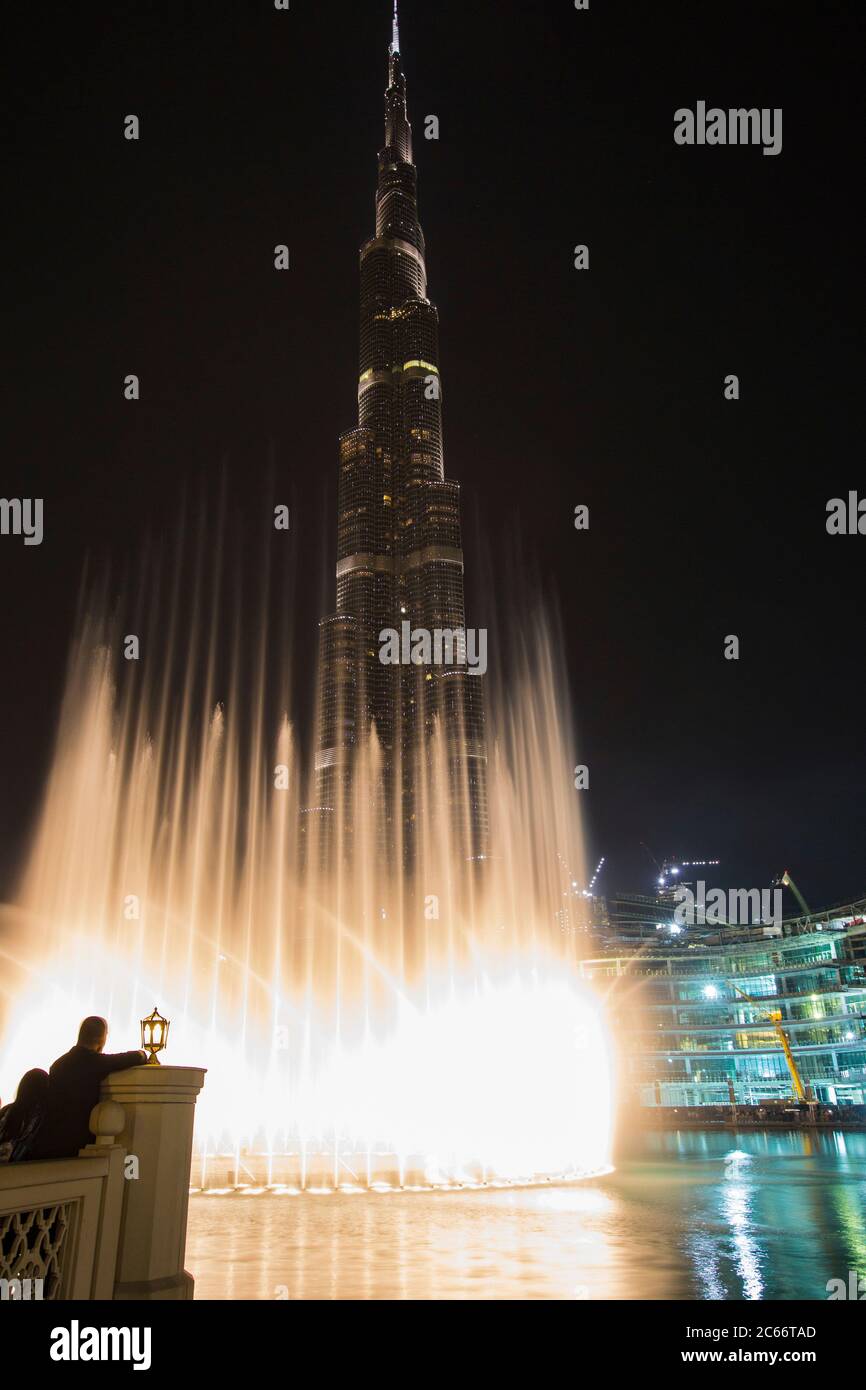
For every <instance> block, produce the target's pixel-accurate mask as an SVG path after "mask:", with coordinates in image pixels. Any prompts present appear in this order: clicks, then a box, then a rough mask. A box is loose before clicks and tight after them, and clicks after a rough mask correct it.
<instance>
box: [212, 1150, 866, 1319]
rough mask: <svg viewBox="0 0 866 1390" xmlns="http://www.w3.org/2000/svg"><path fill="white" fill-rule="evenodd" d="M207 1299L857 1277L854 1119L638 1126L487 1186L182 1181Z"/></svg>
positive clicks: (645, 1290)
mask: <svg viewBox="0 0 866 1390" xmlns="http://www.w3.org/2000/svg"><path fill="white" fill-rule="evenodd" d="M186 1267H187V1269H189V1270H190V1272H191V1273H192V1274H193V1275H194V1276H195V1280H196V1297H197V1298H205V1299H277V1298H290V1299H656V1298H662V1299H795V1298H806V1299H826V1298H827V1289H826V1285H827V1281H828V1280H830V1279H843V1280H846V1281H847V1278H848V1272H849V1270H855V1271H857V1272H858V1273H859V1274H860V1276H861V1277H864V1278H866V1135H864V1134H815V1135H813V1134H802V1133H785V1134H753V1133H749V1134H739V1135H733V1134H730V1133H728V1134H723V1133H699V1134H694V1133H691V1134H687V1133H680V1134H652V1135H646V1136H644V1137H642V1138H641V1139H640V1140H639V1141H636V1142H635V1143H634V1144H633V1145H632V1146H631V1147H630V1148H628V1149H624V1150H623V1151H622V1152H621V1153H619V1154H618V1155H617V1158H616V1171H615V1172H613V1173H611V1174H609V1175H608V1176H606V1177H604V1178H600V1179H597V1180H593V1181H589V1182H584V1183H578V1184H574V1185H571V1186H556V1187H553V1186H549V1187H548V1186H546V1187H543V1188H524V1189H514V1190H498V1191H490V1190H487V1191H483V1192H478V1191H465V1192H432V1193H409V1192H407V1193H399V1192H395V1193H382V1194H379V1193H369V1192H367V1193H359V1194H354V1195H348V1194H347V1195H343V1194H337V1195H321V1196H315V1195H312V1194H304V1195H297V1196H288V1195H275V1194H271V1193H260V1194H258V1195H244V1194H240V1193H237V1194H232V1195H228V1196H206V1195H205V1196H200V1195H195V1196H193V1197H192V1198H191V1199H190V1218H189V1235H188V1242H187V1259H186Z"/></svg>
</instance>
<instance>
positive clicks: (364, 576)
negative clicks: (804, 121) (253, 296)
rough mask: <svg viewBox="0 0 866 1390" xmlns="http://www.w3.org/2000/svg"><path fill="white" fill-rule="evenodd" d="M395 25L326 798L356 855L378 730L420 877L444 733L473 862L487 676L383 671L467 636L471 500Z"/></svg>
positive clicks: (393, 834) (341, 531) (364, 285)
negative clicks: (455, 446) (430, 287)
mask: <svg viewBox="0 0 866 1390" xmlns="http://www.w3.org/2000/svg"><path fill="white" fill-rule="evenodd" d="M417 184H418V174H417V169H416V167H415V163H414V156H413V145H412V128H411V125H410V123H409V119H408V111H407V88H406V78H405V75H404V72H403V67H402V59H401V54H400V33H399V25H398V18H397V12H396V4H395V13H394V28H393V38H392V43H391V47H390V50H389V56H388V88H387V91H386V93H385V143H384V147H383V149H382V150H381V152H380V153H379V158H378V183H377V189H376V230H375V235H374V236H372V237H371V238H370V239H369V240H367V241H366V242H364V244H363V246H362V247H361V251H360V279H361V286H360V297H361V314H360V361H359V379H358V424H357V426H356V427H355V428H354V429H351V430H349V431H348V432H347V433H346V434H344V435H343V436H342V437H341V439H340V452H339V489H338V517H337V573H336V605H335V611H334V613H333V614H331V615H329V616H328V617H326V618H325V619H324V620H323V622H322V624H321V631H320V691H319V718H318V730H317V739H316V744H317V754H316V783H317V786H316V795H317V800H318V806H319V808H321V813H322V814H324V815H327V816H329V817H330V818H331V826H332V833H331V839H332V840H333V839H334V838H335V837H336V838H339V839H340V842H341V843H342V844H343V845H344V846H347V847H351V843H352V833H353V824H352V809H351V807H352V785H353V780H354V777H355V774H356V770H357V765H358V753H359V750H360V749H361V748H362V747H363V746H364V745H365V744H366V742H367V740H368V739H369V736H370V732H371V730H373V729H374V730H375V738H376V740H377V743H378V747H379V749H380V750H381V774H380V775H377V787H378V789H379V790H378V792H377V795H378V796H381V798H382V804H381V805H380V807H379V809H380V811H381V823H382V824H383V826H384V834H383V838H384V840H385V842H386V843H385V845H384V848H385V850H386V851H387V852H388V853H389V854H390V855H391V856H393V857H394V858H395V859H396V860H397V861H400V862H402V863H404V864H408V865H411V863H412V861H413V858H414V854H415V845H416V839H417V835H418V833H419V832H418V820H419V816H420V815H421V814H422V810H423V807H422V800H423V793H422V790H421V789H422V788H423V787H424V786H425V785H426V784H427V782H428V780H429V779H428V774H429V770H430V769H429V762H430V757H431V747H432V742H433V737H434V733H438V735H439V736H440V739H441V741H442V743H443V756H441V757H440V762H441V763H442V765H443V766H447V783H448V786H447V799H448V802H449V805H450V815H451V817H452V820H453V822H454V825H455V827H456V828H457V831H458V833H459V842H460V844H461V845H462V847H463V850H464V851H465V855H466V857H467V858H472V857H476V856H478V855H480V853H481V852H482V849H483V844H484V839H485V836H486V826H487V808H486V776H485V770H486V769H485V763H486V757H485V745H484V712H483V696H482V685H483V678H482V677H480V676H478V675H471V674H470V673H469V671H468V669H467V667H466V665H465V662H464V663H461V662H460V660H459V652H460V646H459V640H458V641H457V642H456V643H455V645H454V650H453V651H452V653H451V656H452V659H451V660H450V661H449V660H447V655H448V652H447V646H446V660H445V661H443V662H440V663H439V664H434V663H430V664H428V665H426V666H424V665H414V664H411V663H410V664H405V665H404V664H400V665H386V664H383V662H382V660H381V659H380V655H381V645H382V644H381V635H382V633H383V632H386V631H392V632H396V633H402V631H403V625H404V624H405V623H409V624H410V626H411V631H416V630H419V629H420V630H423V631H425V632H429V633H435V632H437V631H440V632H444V633H464V632H465V628H466V613H465V603H464V593H463V544H462V536H461V522H460V489H459V486H458V484H457V483H456V482H453V481H451V480H450V479H447V478H446V477H445V470H444V450H443V429H442V407H443V388H442V371H441V367H440V355H439V315H438V312H437V309H436V306H435V304H434V303H433V302H432V301H431V299H430V298H429V297H428V293H427V268H426V260H425V242H424V234H423V232H422V230H421V225H420V222H419V218H418V198H417Z"/></svg>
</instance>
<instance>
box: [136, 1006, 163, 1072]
mask: <svg viewBox="0 0 866 1390" xmlns="http://www.w3.org/2000/svg"><path fill="white" fill-rule="evenodd" d="M168 1029H169V1022H168V1019H167V1018H163V1016H162V1014H161V1013H160V1012H159V1010H158V1009H154V1011H153V1013H152V1014H150V1015H149V1016H148V1017H147V1018H143V1019H142V1020H141V1046H142V1048H143V1049H144V1051H145V1052H149V1053H150V1056H149V1057H148V1059H147V1065H148V1066H149V1067H158V1066H159V1064H160V1063H159V1057H158V1056H157V1053H158V1052H162V1051H163V1050H164V1049H165V1047H166V1045H167V1043H168Z"/></svg>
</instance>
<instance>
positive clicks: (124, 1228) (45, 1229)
mask: <svg viewBox="0 0 866 1390" xmlns="http://www.w3.org/2000/svg"><path fill="white" fill-rule="evenodd" d="M203 1081H204V1072H203V1071H202V1070H200V1069H199V1068H196V1067H133V1068H132V1069H131V1070H129V1071H124V1072H115V1073H114V1074H113V1075H111V1076H109V1077H108V1078H107V1079H106V1080H105V1081H104V1082H103V1085H102V1091H101V1096H102V1099H101V1101H100V1103H99V1104H98V1105H97V1106H95V1107H94V1109H93V1111H92V1113H91V1117H90V1128H91V1130H92V1132H93V1133H94V1134H95V1136H96V1138H95V1142H94V1143H93V1144H89V1145H88V1146H87V1148H85V1149H82V1150H81V1152H80V1154H79V1155H78V1157H77V1158H63V1159H49V1160H43V1161H38V1162H33V1163H4V1164H0V1299H4V1300H5V1299H19V1298H21V1299H28V1298H30V1299H188V1298H192V1297H193V1279H192V1276H191V1275H190V1274H188V1273H187V1272H186V1270H185V1269H184V1267H183V1265H184V1254H185V1248H186V1220H187V1208H188V1203H189V1175H190V1161H191V1157H192V1131H193V1118H194V1114H195V1101H196V1097H197V1095H198V1093H199V1091H200V1090H201V1087H202V1084H203Z"/></svg>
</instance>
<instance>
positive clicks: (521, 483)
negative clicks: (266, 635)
mask: <svg viewBox="0 0 866 1390" xmlns="http://www.w3.org/2000/svg"><path fill="white" fill-rule="evenodd" d="M862 15H863V7H862V5H855V4H853V3H852V4H850V5H837V4H834V3H822V4H820V5H817V4H797V5H792V4H783V3H760V0H758V3H756V0H748V2H747V3H744V2H741V3H730V4H725V5H718V4H717V5H709V4H705V3H695V0H690V3H659V4H653V3H651V0H642V3H639V4H638V3H614V0H591V9H590V11H589V12H588V13H580V12H577V11H575V9H574V6H573V4H572V0H545V3H515V2H514V0H471V3H465V2H464V3H457V0H429V2H428V3H422V0H403V2H402V5H401V25H402V38H403V44H402V46H403V52H404V66H405V69H406V72H407V76H408V81H409V94H410V115H411V118H412V121H413V125H414V132H415V146H416V150H415V153H416V162H417V164H418V166H419V172H420V199H421V217H422V223H423V226H424V229H425V233H426V236H427V247H428V268H429V274H430V291H429V292H430V295H431V297H432V298H433V300H434V301H435V302H436V303H437V305H438V307H439V311H440V316H441V332H442V370H443V380H444V386H445V430H446V435H445V446H446V472H447V475H448V476H449V477H454V478H456V479H458V480H459V481H460V483H461V484H462V486H463V509H464V527H465V541H466V549H467V561H468V566H467V585H468V590H469V596H470V603H471V605H472V606H471V607H470V612H469V621H470V624H472V625H474V626H484V625H485V614H484V612H483V607H484V602H483V599H482V597H481V596H480V593H479V587H478V586H479V575H480V570H481V565H480V564H479V565H477V566H476V565H475V563H474V558H473V557H474V554H475V539H474V538H475V536H476V535H477V534H479V533H480V535H481V536H482V537H483V540H484V544H485V546H486V547H487V548H489V552H490V555H491V557H492V562H493V566H494V570H495V568H496V565H497V563H498V562H499V563H502V560H501V557H502V556H503V555H505V554H506V553H507V551H508V547H509V546H510V545H511V544H512V542H513V540H514V537H515V536H519V537H520V541H521V545H522V547H523V549H524V551H525V553H526V554H527V555H528V556H529V557H530V560H531V561H532V562H533V563H534V565H535V567H536V569H537V571H538V573H539V575H540V576H541V580H542V582H543V584H544V586H545V588H546V590H547V591H548V592H549V593H550V594H554V595H556V596H557V597H558V603H559V609H560V615H561V622H562V631H563V634H564V639H565V646H566V651H565V655H566V659H567V663H568V667H569V670H570V674H571V680H572V698H573V715H574V719H575V721H576V724H577V727H578V729H579V733H580V738H581V743H580V748H581V753H582V756H581V758H580V760H581V761H583V762H586V763H587V764H588V765H589V767H590V774H591V790H590V791H589V792H588V793H584V794H583V795H584V808H585V812H586V816H587V825H588V833H589V839H590V846H591V855H592V857H593V859H595V858H597V857H598V855H600V854H606V855H607V857H608V863H607V871H606V876H605V878H604V880H603V881H602V884H601V887H602V889H607V890H610V889H613V888H614V887H616V888H619V889H635V890H640V889H648V888H649V886H650V884H651V883H652V881H653V878H654V872H653V866H652V863H651V860H650V859H649V857H648V855H647V853H646V851H645V850H643V849H642V848H641V842H644V843H646V844H647V845H649V846H650V848H651V849H652V851H653V852H654V853H655V854H656V855H657V857H658V858H660V859H661V858H663V857H664V856H665V855H668V854H678V855H680V856H682V857H685V858H704V857H707V858H720V859H721V860H722V861H723V878H724V879H725V880H727V881H728V882H729V883H730V884H732V885H738V886H744V887H746V886H761V885H766V884H767V883H768V882H769V880H770V878H771V876H772V875H773V874H775V873H776V872H778V871H780V870H781V869H783V868H785V867H788V868H789V869H790V870H791V873H792V874H793V876H794V877H795V879H796V880H797V882H798V884H799V886H800V888H801V889H802V890H803V892H804V893H805V895H806V897H807V898H808V899H809V901H810V902H811V903H812V904H813V905H819V904H825V903H831V902H837V901H840V900H842V899H845V898H846V897H850V896H853V895H855V894H857V893H862V892H864V891H866V863H864V854H863V846H864V831H866V814H864V799H863V782H864V776H863V773H864V769H863V720H864V715H863V710H864V693H863V692H864V686H863V680H862V676H861V674H860V667H861V664H862V663H861V652H862V646H863V574H864V557H866V537H854V536H846V537H830V536H828V535H827V533H826V529H825V521H826V504H827V501H828V500H829V499H830V498H831V497H837V496H846V495H847V493H848V491H849V490H851V489H854V490H859V493H860V495H861V496H864V495H866V470H864V465H863V447H862V430H861V429H860V428H859V427H857V428H855V410H856V408H857V406H858V405H859V403H860V401H861V400H862V379H863V369H864V363H863V358H862V342H861V340H862V332H861V330H862V312H861V310H860V308H859V303H860V302H861V301H862V288H863V287H862V277H861V260H862V251H861V242H862V226H861V219H860V218H859V217H858V216H855V213H854V203H855V201H856V198H857V194H858V192H859V191H860V185H861V183H862V126H861V122H860V113H859V102H860V94H861V91H862V73H861V70H860V63H861V57H860V55H861V53H862V49H863V39H864V24H863V19H862ZM389 37H390V5H389V3H388V0H363V3H357V0H355V3H351V4H349V3H346V0H340V2H339V3H325V2H324V0H316V2H315V3H314V0H292V3H291V9H290V11H289V12H288V13H283V12H276V11H275V10H274V8H273V4H272V3H271V0H244V3H241V0H236V3H232V4H229V3H222V4H216V3H214V4H212V3H204V0H198V3H184V0H171V3H150V4H144V3H140V2H138V3H136V0H128V3H124V4H123V5H110V6H109V5H100V4H89V5H87V6H75V7H73V6H70V5H51V4H47V5H42V4H40V5H38V6H36V5H31V6H30V7H28V13H27V14H26V15H25V13H24V11H23V8H22V7H18V8H17V16H16V19H15V21H14V24H13V27H12V28H11V29H8V28H7V30H6V33H5V38H6V44H5V47H6V49H7V53H6V62H7V68H8V71H7V74H6V76H5V78H4V92H5V96H6V108H7V109H6V120H5V124H6V137H7V138H6V145H7V155H6V164H5V193H6V198H5V202H6V215H5V219H4V222H5V227H4V230H5V233H6V237H7V251H6V257H5V264H4V270H5V271H6V278H7V281H8V285H7V288H6V290H5V293H4V304H5V305H6V306H7V313H6V324H5V331H4V335H3V338H4V344H5V346H6V349H7V366H6V370H5V372H4V377H3V383H4V386H5V388H6V389H5V392H4V401H3V405H2V412H0V420H2V431H3V436H4V440H3V452H2V457H3V467H2V481H0V494H2V495H3V496H5V497H43V498H44V499H45V539H44V542H43V544H42V545H41V547H38V548H37V547H30V548H25V547H24V546H23V543H22V541H21V540H20V539H19V538H13V537H9V536H6V537H0V584H2V594H3V603H2V606H0V641H2V653H3V663H2V665H3V677H2V681H0V702H2V710H0V768H2V788H3V794H2V801H0V816H2V823H0V838H2V849H0V867H2V872H3V875H4V880H3V884H2V885H0V887H2V889H3V891H5V892H7V893H8V892H9V891H11V883H12V880H13V877H14V870H15V866H16V863H17V862H18V859H19V857H20V854H21V852H22V850H23V847H24V846H25V844H26V838H27V834H28V829H29V826H30V824H31V821H32V817H33V814H34V812H35V809H36V807H37V805H38V799H39V794H40V789H41V786H42V781H43V778H44V775H45V772H46V769H47V765H48V760H49V756H50V750H51V743H52V738H53V734H54V728H55V722H56V716H57V710H58V704H59V699H60V694H61V689H62V681H63V670H64V662H65V656H66V649H67V644H68V641H69V637H70V634H71V625H72V618H73V614H74V607H75V600H76V595H77V592H78V588H79V582H80V578H81V574H82V568H83V565H84V562H85V557H87V556H89V557H90V559H91V561H93V562H94V563H95V564H97V565H101V564H103V563H105V562H108V561H110V562H111V563H112V565H113V566H114V567H115V569H116V570H117V571H118V572H120V571H121V570H123V569H124V567H126V568H128V569H130V570H132V571H134V569H135V566H136V563H137V555H138V553H139V549H140V547H141V545H142V544H143V540H144V538H145V536H146V535H147V534H148V533H154V534H157V535H164V536H166V535H167V536H170V535H171V533H172V530H173V528H174V526H175V525H176V523H177V517H178V508H179V506H180V498H181V494H182V491H183V488H184V485H187V486H188V488H189V489H190V490H191V494H192V495H197V496H202V495H203V496H205V497H209V496H210V495H212V494H213V495H215V493H216V491H217V489H218V487H219V480H220V477H221V476H222V475H223V473H225V476H226V477H227V480H228V488H229V517H230V525H231V528H232V529H233V532H234V537H235V544H236V545H237V547H238V548H239V549H240V550H241V551H242V552H243V551H244V549H245V547H251V546H253V545H254V544H257V542H256V541H254V539H253V537H254V536H258V534H259V533H260V524H261V516H262V514H263V512H262V509H263V507H264V505H265V503H266V500H267V497H268V496H269V493H268V470H269V468H272V469H273V473H274V478H275V490H276V494H277V496H278V498H279V499H281V500H285V501H287V502H290V503H291V504H292V506H293V528H294V533H293V537H292V543H293V545H295V546H297V552H296V564H295V569H294V570H293V573H294V574H295V575H296V576H300V575H307V574H309V576H310V578H305V579H303V581H302V580H301V579H300V578H299V577H298V578H296V581H295V585H294V593H293V599H292V601H293V605H294V613H293V624H294V632H295V646H296V651H297V652H298V654H299V677H298V684H299V699H300V701H301V717H302V719H303V718H304V713H303V711H304V708H305V702H306V707H308V705H309V699H308V694H306V693H305V691H306V690H307V687H308V686H309V678H310V677H311V673H312V663H313V660H314V656H315V644H316V629H315V624H316V620H317V617H318V616H319V615H320V613H321V612H324V611H326V610H327V609H328V608H330V606H331V604H332V599H331V597H330V591H331V584H332V581H331V580H330V579H329V578H328V575H329V574H331V575H332V574H333V547H334V508H335V487H336V470H337V436H338V434H339V433H340V432H341V431H342V430H345V429H348V428H351V427H352V426H353V425H354V424H355V423H356V421H357V406H356V387H357V351H358V349H357V318H358V259H357V250H358V247H359V245H360V243H361V242H362V241H363V240H364V239H366V238H367V237H368V236H370V235H372V232H373V195H374V189H375V176H376V152H377V150H378V149H379V147H380V145H381V143H382V129H383V127H382V95H383V91H384V87H385V81H386V65H387V44H388V41H389ZM699 100H704V101H706V102H707V103H708V104H709V105H711V106H714V105H717V106H720V107H724V108H728V107H752V106H756V107H773V108H775V107H781V108H783V111H784V125H783V133H784V146H783V151H782V153H781V155H780V156H778V157H777V158H768V157H765V156H763V155H762V153H761V150H760V149H759V148H703V149H700V148H691V149H689V148H680V147H677V146H676V145H675V143H674V139H673V130H674V112H675V110H676V109H677V108H679V107H684V106H690V107H692V108H694V106H695V105H696V103H697V102H698V101H699ZM128 113H135V114H137V115H138V116H139V117H140V119H141V123H142V138H141V140H140V141H139V142H138V143H130V142H127V141H126V140H124V138H123V119H124V117H125V116H126V115H127V114H128ZM429 113H434V114H436V115H438V117H439V119H440V122H441V138H440V140H439V141H438V142H428V141H426V140H425V139H424V138H423V130H424V117H425V116H426V115H427V114H429ZM282 242H285V243H287V244H288V245H289V246H290V248H291V257H292V269H291V271H290V272H288V273H287V274H282V275H281V274H278V273H277V272H276V271H275V270H274V268H273V247H274V246H275V245H276V244H277V243H282ZM578 243H586V244H588V245H589V248H590V258H591V260H590V270H589V272H588V273H579V272H577V271H576V270H575V269H574V265H573V259H574V258H573V248H574V247H575V245H576V244H578ZM130 372H134V373H137V374H138V375H140V377H141V381H142V393H143V398H142V400H141V401H140V402H138V403H135V404H130V403H127V402H125V401H124V400H123V379H124V377H125V376H126V374H127V373H130ZM729 373H736V374H737V375H738V376H739V378H740V382H741V392H742V396H741V399H740V401H738V402H728V401H726V400H725V399H724V394H723V390H724V379H725V377H726V375H728V374H729ZM581 503H585V504H587V505H588V506H589V507H590V508H591V529H590V531H589V533H588V534H578V533H577V532H576V531H575V529H574V523H573V516H574V509H575V507H576V506H577V505H578V504H581ZM500 616H501V615H500ZM728 634H737V635H739V637H740V638H741V642H742V654H741V660H740V661H739V662H727V661H725V660H724V659H723V643H724V639H725V637H726V635H728ZM575 794H576V795H577V793H575Z"/></svg>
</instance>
